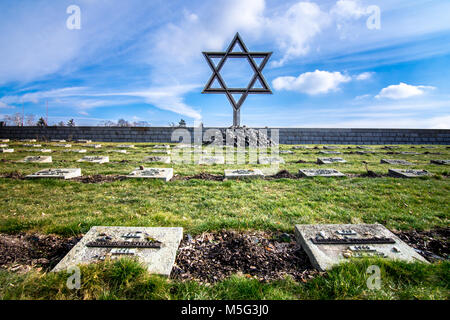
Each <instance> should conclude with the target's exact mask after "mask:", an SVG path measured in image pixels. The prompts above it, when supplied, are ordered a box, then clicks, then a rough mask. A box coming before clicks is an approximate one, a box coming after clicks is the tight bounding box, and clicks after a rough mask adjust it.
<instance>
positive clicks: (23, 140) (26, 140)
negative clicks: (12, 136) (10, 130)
mask: <svg viewBox="0 0 450 320" xmlns="http://www.w3.org/2000/svg"><path fill="white" fill-rule="evenodd" d="M19 141H22V142H36V139H21V140H19Z"/></svg>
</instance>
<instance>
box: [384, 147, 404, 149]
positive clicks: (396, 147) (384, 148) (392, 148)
mask: <svg viewBox="0 0 450 320" xmlns="http://www.w3.org/2000/svg"><path fill="white" fill-rule="evenodd" d="M398 148H400V147H399V146H384V147H383V149H398Z"/></svg>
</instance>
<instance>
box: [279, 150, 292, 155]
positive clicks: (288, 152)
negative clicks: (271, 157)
mask: <svg viewBox="0 0 450 320" xmlns="http://www.w3.org/2000/svg"><path fill="white" fill-rule="evenodd" d="M280 154H294V152H293V151H290V150H280Z"/></svg>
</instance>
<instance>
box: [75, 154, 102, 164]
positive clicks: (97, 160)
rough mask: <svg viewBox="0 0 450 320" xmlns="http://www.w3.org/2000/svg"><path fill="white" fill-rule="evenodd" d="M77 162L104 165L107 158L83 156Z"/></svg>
mask: <svg viewBox="0 0 450 320" xmlns="http://www.w3.org/2000/svg"><path fill="white" fill-rule="evenodd" d="M77 162H91V163H106V162H109V157H108V156H85V157H83V158H81V159H79V160H77Z"/></svg>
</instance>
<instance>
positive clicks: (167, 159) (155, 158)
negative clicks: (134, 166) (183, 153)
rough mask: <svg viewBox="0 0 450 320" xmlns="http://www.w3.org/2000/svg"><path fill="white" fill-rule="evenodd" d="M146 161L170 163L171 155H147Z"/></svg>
mask: <svg viewBox="0 0 450 320" xmlns="http://www.w3.org/2000/svg"><path fill="white" fill-rule="evenodd" d="M144 162H160V163H170V157H162V156H151V157H145V158H144Z"/></svg>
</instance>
